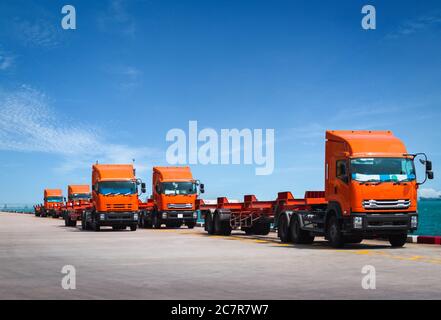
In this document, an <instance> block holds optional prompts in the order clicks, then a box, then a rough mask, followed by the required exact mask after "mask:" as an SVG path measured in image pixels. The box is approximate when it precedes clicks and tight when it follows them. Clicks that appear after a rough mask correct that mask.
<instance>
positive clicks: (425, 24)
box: [386, 14, 441, 39]
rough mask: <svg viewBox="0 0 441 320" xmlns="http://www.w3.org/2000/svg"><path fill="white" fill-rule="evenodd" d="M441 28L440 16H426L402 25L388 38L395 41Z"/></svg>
mask: <svg viewBox="0 0 441 320" xmlns="http://www.w3.org/2000/svg"><path fill="white" fill-rule="evenodd" d="M439 26H441V16H440V15H434V14H432V15H425V16H421V17H418V18H416V19H414V20H408V21H406V22H404V23H403V24H401V25H400V26H399V27H398V28H397V29H396V30H394V31H393V32H391V33H389V34H388V35H387V36H386V38H389V39H395V38H400V37H404V36H408V35H412V34H415V33H418V32H421V31H424V30H427V29H430V28H433V27H439Z"/></svg>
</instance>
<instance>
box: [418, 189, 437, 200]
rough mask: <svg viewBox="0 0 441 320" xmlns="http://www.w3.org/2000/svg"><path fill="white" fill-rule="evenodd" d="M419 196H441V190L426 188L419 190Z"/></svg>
mask: <svg viewBox="0 0 441 320" xmlns="http://www.w3.org/2000/svg"><path fill="white" fill-rule="evenodd" d="M418 196H419V197H422V198H440V197H441V191H436V190H435V189H432V188H424V189H420V190H419V191H418Z"/></svg>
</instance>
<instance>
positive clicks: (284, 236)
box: [277, 214, 292, 243]
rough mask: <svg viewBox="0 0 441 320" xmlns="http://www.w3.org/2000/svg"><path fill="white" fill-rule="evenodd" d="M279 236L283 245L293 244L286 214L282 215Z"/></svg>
mask: <svg viewBox="0 0 441 320" xmlns="http://www.w3.org/2000/svg"><path fill="white" fill-rule="evenodd" d="M277 230H278V234H279V238H280V241H282V242H283V243H288V242H291V241H292V240H291V234H290V233H289V229H288V217H287V216H286V214H282V216H281V217H280V221H279V227H278V229H277Z"/></svg>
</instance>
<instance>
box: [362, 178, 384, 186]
mask: <svg viewBox="0 0 441 320" xmlns="http://www.w3.org/2000/svg"><path fill="white" fill-rule="evenodd" d="M373 182H376V183H375V185H377V184H380V183H382V181H381V180H377V179H369V180H366V181H360V184H369V183H372V184H373Z"/></svg>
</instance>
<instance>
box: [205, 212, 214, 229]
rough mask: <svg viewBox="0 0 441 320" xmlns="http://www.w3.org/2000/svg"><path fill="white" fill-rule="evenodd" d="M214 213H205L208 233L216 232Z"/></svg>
mask: <svg viewBox="0 0 441 320" xmlns="http://www.w3.org/2000/svg"><path fill="white" fill-rule="evenodd" d="M212 216H213V215H212V213H211V212H210V213H207V214H206V215H205V230H206V231H207V233H208V234H214V223H213V217H212Z"/></svg>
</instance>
